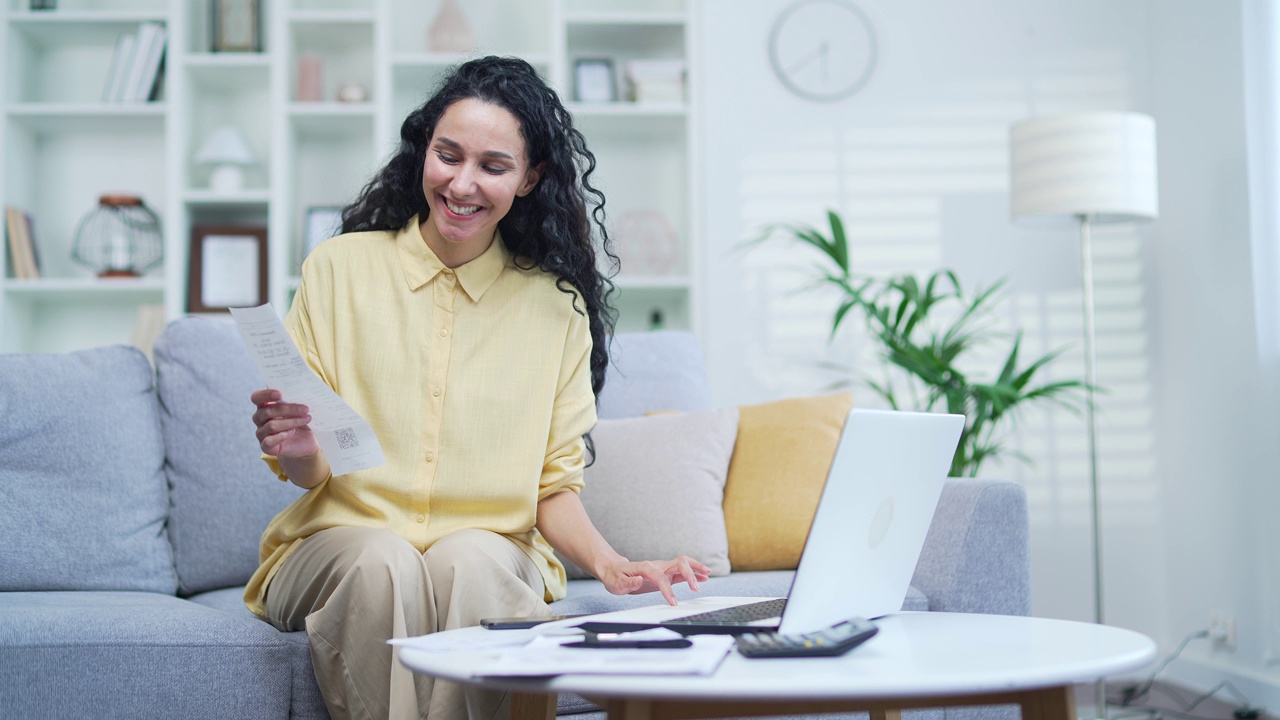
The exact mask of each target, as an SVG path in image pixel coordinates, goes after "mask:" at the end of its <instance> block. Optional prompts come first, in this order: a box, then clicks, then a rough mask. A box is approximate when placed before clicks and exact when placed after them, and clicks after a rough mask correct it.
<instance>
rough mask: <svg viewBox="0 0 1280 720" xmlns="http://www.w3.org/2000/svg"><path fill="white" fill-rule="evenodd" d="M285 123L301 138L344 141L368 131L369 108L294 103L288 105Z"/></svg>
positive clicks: (363, 104) (329, 103)
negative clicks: (348, 137) (306, 136)
mask: <svg viewBox="0 0 1280 720" xmlns="http://www.w3.org/2000/svg"><path fill="white" fill-rule="evenodd" d="M289 120H290V121H291V122H292V123H293V127H294V129H295V130H297V131H298V132H299V133H300V134H303V135H313V136H321V137H328V136H335V135H336V136H342V137H346V136H349V135H351V134H352V133H357V132H359V133H367V132H370V131H371V130H372V128H373V104H372V103H367V102H363V103H337V102H314V103H310V102H307V103H304V102H294V103H290V104H289Z"/></svg>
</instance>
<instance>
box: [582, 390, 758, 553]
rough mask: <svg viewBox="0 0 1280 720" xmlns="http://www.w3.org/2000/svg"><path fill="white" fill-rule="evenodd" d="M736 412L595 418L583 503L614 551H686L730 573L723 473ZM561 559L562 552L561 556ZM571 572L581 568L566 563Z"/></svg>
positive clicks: (726, 463)
mask: <svg viewBox="0 0 1280 720" xmlns="http://www.w3.org/2000/svg"><path fill="white" fill-rule="evenodd" d="M737 428H738V410H737V409H736V408H721V409H717V410H704V411H701V412H692V413H685V414H679V415H658V416H654V417H642V418H628V419H625V420H601V421H600V423H599V424H598V425H597V426H596V429H595V430H594V431H593V432H592V437H593V438H594V439H595V449H596V461H595V464H593V465H591V466H590V467H588V468H587V470H586V477H585V486H584V487H583V489H582V504H583V505H584V506H586V508H587V514H588V515H589V516H590V517H591V519H592V522H594V523H595V525H596V527H597V528H599V530H600V533H601V534H602V535H604V537H605V539H606V540H608V541H609V544H611V545H612V546H613V548H614V549H615V550H617V551H618V552H619V553H621V554H622V555H624V556H625V557H627V558H630V559H632V560H666V559H669V558H673V557H675V556H677V555H681V554H684V555H688V556H690V557H693V558H695V559H697V560H699V561H701V562H703V563H704V564H706V565H707V566H708V567H710V568H711V573H712V574H713V575H725V574H727V573H728V572H729V542H728V539H727V538H726V536H725V532H724V512H723V510H722V509H721V504H722V503H723V501H724V480H725V473H726V472H727V471H728V469H729V456H730V455H731V454H732V453H733V440H734V437H735V436H736V435H737ZM561 559H562V560H563V558H561ZM565 570H566V571H567V572H568V573H569V577H571V578H584V577H587V574H586V573H585V572H583V571H582V570H580V569H579V568H577V567H576V566H574V565H573V564H572V563H570V562H568V561H567V560H566V561H565Z"/></svg>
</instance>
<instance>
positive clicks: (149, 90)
mask: <svg viewBox="0 0 1280 720" xmlns="http://www.w3.org/2000/svg"><path fill="white" fill-rule="evenodd" d="M153 25H154V24H153ZM154 28H155V29H154V32H153V33H152V36H151V42H150V44H149V45H148V47H147V54H146V56H145V57H144V58H143V65H142V74H141V75H140V76H139V80H138V84H137V85H135V86H134V88H133V99H134V100H136V101H138V102H147V101H149V100H151V98H152V97H153V96H154V95H155V94H156V91H157V90H158V89H159V88H158V87H157V86H158V84H159V83H158V81H159V79H160V68H161V67H163V65H164V55H165V52H164V50H165V42H166V40H167V39H168V38H167V33H166V32H165V27H164V26H163V25H154Z"/></svg>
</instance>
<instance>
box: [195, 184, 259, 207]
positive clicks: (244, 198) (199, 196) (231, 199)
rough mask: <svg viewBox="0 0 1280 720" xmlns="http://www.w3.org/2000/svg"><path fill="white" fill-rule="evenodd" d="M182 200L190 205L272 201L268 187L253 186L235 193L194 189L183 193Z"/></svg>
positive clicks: (236, 204) (249, 203)
mask: <svg viewBox="0 0 1280 720" xmlns="http://www.w3.org/2000/svg"><path fill="white" fill-rule="evenodd" d="M182 200H183V202H185V203H187V204H188V205H226V206H252V205H266V204H267V203H269V202H271V191H270V190H268V189H266V188H252V189H249V190H240V191H239V192H234V193H222V192H214V191H213V190H205V189H192V190H187V191H186V192H184V193H182Z"/></svg>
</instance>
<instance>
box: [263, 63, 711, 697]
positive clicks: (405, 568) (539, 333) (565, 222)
mask: <svg viewBox="0 0 1280 720" xmlns="http://www.w3.org/2000/svg"><path fill="white" fill-rule="evenodd" d="M594 168H595V158H594V156H593V155H592V154H591V152H590V151H588V150H587V148H586V143H585V141H584V140H583V137H582V135H581V134H580V133H579V132H578V131H577V130H576V129H574V127H573V123H572V120H571V118H570V116H569V113H568V112H567V111H566V110H565V108H564V106H563V105H562V104H561V102H560V100H559V98H558V97H557V96H556V94H555V92H554V91H552V90H551V89H550V88H548V87H547V85H546V84H545V83H544V82H543V81H542V80H541V79H540V78H539V77H538V76H537V74H536V73H535V72H534V70H533V68H532V67H531V66H530V65H529V64H528V63H526V62H524V61H523V60H516V59H501V58H483V59H480V60H475V61H472V62H468V63H466V64H464V65H462V66H460V67H459V68H458V69H457V70H456V71H455V72H454V73H453V74H452V75H451V76H450V77H449V78H447V79H446V80H445V82H444V85H443V86H442V87H441V88H440V90H439V91H437V93H436V94H435V95H434V96H433V97H432V98H431V99H430V100H428V101H427V102H426V104H424V105H423V106H422V107H421V108H419V109H417V110H415V111H414V112H413V113H411V114H410V115H409V117H408V118H407V119H406V120H405V122H404V124H403V126H402V128H401V143H400V147H399V149H398V151H397V153H396V154H395V155H394V156H393V157H392V158H391V160H390V161H389V162H388V163H387V165H386V166H385V167H384V168H383V169H382V170H381V171H379V172H378V173H377V174H376V175H375V176H374V178H373V180H372V181H370V182H369V184H368V185H367V186H366V187H365V189H364V190H363V191H362V192H361V194H360V196H359V197H358V198H357V200H356V201H355V202H354V203H352V204H351V205H349V206H348V207H346V208H345V209H344V210H343V212H342V218H343V227H342V230H343V234H342V235H339V236H338V237H336V238H333V239H331V240H328V241H326V242H325V243H323V244H321V245H320V246H319V247H317V248H315V250H314V251H313V252H312V253H311V254H310V255H309V256H308V257H307V259H306V261H305V262H304V264H303V267H302V280H301V282H300V284H299V286H298V291H297V295H296V296H295V298H294V302H293V305H292V307H291V308H290V310H289V315H288V317H287V318H286V321H285V324H286V327H287V328H288V330H289V333H290V335H291V336H292V338H293V340H294V342H295V343H296V344H297V345H298V346H299V348H300V349H301V350H302V355H303V357H305V358H306V360H307V362H308V363H309V364H310V366H311V368H312V369H313V370H314V371H315V372H316V374H317V375H319V376H320V377H321V378H323V379H324V380H325V381H326V382H327V383H328V384H329V385H330V386H331V387H332V388H333V390H334V391H335V392H337V393H338V394H339V395H340V396H342V398H343V399H344V400H345V401H347V403H348V404H350V405H351V406H352V407H354V408H356V409H357V410H358V411H359V412H360V413H361V415H363V416H365V417H366V418H368V420H369V423H370V425H372V426H373V428H374V431H375V432H376V433H377V436H378V440H379V442H380V444H381V445H382V447H383V450H384V452H385V455H386V457H387V462H386V464H385V465H383V466H381V467H376V468H371V469H368V470H361V471H358V472H353V473H349V474H347V475H341V476H336V477H335V476H334V475H333V473H332V472H331V468H330V466H329V462H328V460H327V459H326V458H325V456H324V452H323V451H322V450H321V449H320V448H319V445H318V443H317V442H316V439H315V435H314V434H313V433H312V431H311V428H310V425H309V423H310V421H311V417H310V415H309V410H308V408H307V407H305V406H303V405H301V404H297V403H294V402H290V398H287V397H284V396H282V394H281V393H280V391H278V390H270V389H264V390H259V391H257V392H255V393H253V397H252V400H253V402H254V404H255V406H256V410H255V412H254V415H253V420H254V423H255V425H256V426H257V438H258V442H259V445H260V447H261V449H262V452H263V453H264V454H265V456H266V460H267V462H268V464H269V465H270V466H271V468H272V469H273V470H274V471H275V472H276V474H277V475H278V476H279V477H280V478H281V479H282V480H289V481H291V482H293V483H294V484H296V485H299V486H301V487H303V488H306V489H307V490H308V492H307V494H305V495H303V496H302V497H300V498H299V499H298V500H297V502H295V503H294V504H293V505H290V506H289V507H287V508H285V509H284V510H283V511H282V512H281V513H280V514H279V515H278V516H276V518H275V519H274V520H273V521H272V522H271V525H270V526H269V527H268V528H267V531H266V532H265V533H264V535H263V539H262V547H261V557H262V558H263V562H262V564H261V566H260V567H259V569H258V572H257V573H255V575H254V577H253V579H252V580H251V581H250V583H249V586H248V587H247V588H246V590H245V601H246V603H247V604H248V605H249V607H250V609H252V610H253V611H254V612H256V613H257V614H258V615H260V616H262V617H263V618H264V619H267V620H268V621H270V622H271V623H272V624H274V625H276V626H277V627H279V628H281V629H287V630H301V629H304V628H305V629H306V631H307V635H308V637H309V639H310V641H311V647H312V661H313V662H312V664H313V666H314V669H315V673H316V679H317V681H318V683H319V686H320V690H321V693H322V694H323V696H324V698H325V703H326V705H328V707H329V711H330V714H332V715H333V716H334V717H346V716H349V715H360V716H363V715H368V716H371V717H389V716H394V717H420V716H423V715H427V714H429V715H430V717H432V718H436V719H439V718H451V717H459V716H463V715H471V716H473V717H483V718H490V717H494V716H495V715H497V714H501V713H502V712H503V707H502V705H503V703H504V702H505V700H504V696H503V695H502V694H500V693H494V692H492V691H481V690H477V689H464V688H462V687H460V686H457V685H453V684H451V683H447V682H433V681H432V680H431V679H430V678H427V677H425V676H416V677H415V676H413V675H411V673H410V672H409V671H408V670H406V669H405V668H404V667H402V666H401V665H400V663H399V662H397V660H396V658H395V655H394V651H393V650H392V648H391V646H389V645H388V644H387V640H389V639H391V638H396V637H407V636H414V635H423V634H426V633H431V632H436V631H437V630H440V629H444V628H456V627H465V626H470V625H476V624H478V623H479V622H480V620H481V619H482V618H489V617H511V616H530V615H547V614H550V611H549V609H548V607H547V603H548V602H551V601H554V600H558V599H560V598H562V597H564V594H565V571H564V566H563V565H562V563H561V560H560V559H559V558H558V557H557V555H556V553H557V552H558V553H559V554H560V555H561V556H563V557H565V558H567V559H568V560H569V561H570V562H572V563H573V564H574V565H576V566H578V567H580V568H583V569H585V570H586V571H588V572H590V573H591V574H592V575H594V576H595V577H596V578H598V579H599V580H600V581H601V582H602V583H603V584H604V585H605V586H606V587H607V588H608V589H609V590H610V591H611V592H614V593H618V594H623V593H641V592H653V591H657V592H661V593H662V595H663V596H664V597H665V598H666V599H667V601H668V602H671V603H674V602H675V595H674V594H673V593H672V585H673V584H677V583H681V582H685V583H688V584H689V585H690V586H691V587H693V588H695V589H696V588H697V586H698V583H699V582H701V581H703V580H705V579H706V578H707V577H708V574H709V572H710V568H708V566H706V565H704V564H702V563H701V562H699V561H698V560H695V559H693V558H690V557H687V556H684V555H679V556H677V557H675V558H672V559H669V560H646V561H643V562H632V561H631V560H629V559H628V558H626V557H623V556H622V555H620V554H619V553H618V552H617V551H615V550H614V548H613V547H611V546H610V545H609V543H608V542H607V541H606V540H605V539H604V538H603V537H602V536H601V535H600V533H599V532H598V531H597V530H596V528H595V526H594V525H593V524H592V522H591V520H590V519H589V518H588V516H587V514H586V510H585V509H584V508H583V505H582V501H581V500H580V499H579V496H578V492H579V491H580V489H581V488H582V486H583V470H584V468H585V466H586V465H587V464H588V458H589V457H591V456H592V455H593V454H594V453H593V450H592V447H591V443H590V438H589V436H588V434H587V433H588V432H589V431H590V430H591V429H592V428H593V427H594V426H595V424H596V395H597V393H599V391H600V389H601V387H602V386H603V383H604V370H605V367H606V365H607V364H608V352H607V349H608V341H607V334H608V333H609V332H610V330H611V329H612V325H613V318H614V312H613V309H612V308H611V307H610V306H609V304H608V290H609V288H610V287H611V284H610V282H609V280H608V278H607V277H605V276H604V275H603V274H601V272H600V271H599V270H598V267H599V265H598V262H597V249H596V245H595V244H594V242H593V231H594V233H595V234H598V236H599V238H600V243H601V245H600V250H599V252H603V253H604V254H605V256H606V260H607V262H609V263H611V264H616V261H617V258H616V256H614V254H613V252H612V250H611V249H610V245H609V238H608V234H607V233H606V232H605V229H604V224H603V223H604V214H603V206H604V196H603V195H602V194H601V193H600V192H599V191H597V190H596V189H595V188H594V187H593V186H592V184H591V181H590V175H591V172H592V170H593V169H594ZM588 204H590V205H591V210H590V211H588ZM513 359H518V362H513ZM353 670H355V671H353ZM353 706H354V707H353Z"/></svg>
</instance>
